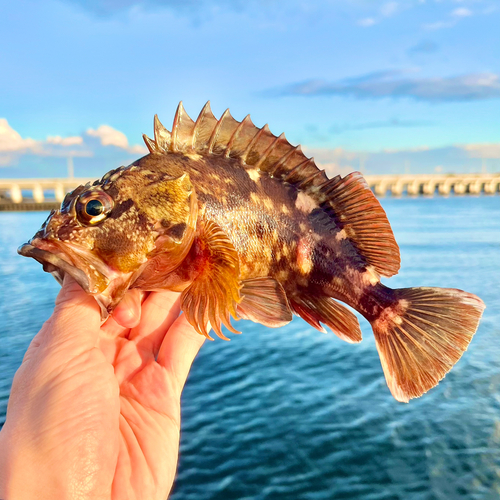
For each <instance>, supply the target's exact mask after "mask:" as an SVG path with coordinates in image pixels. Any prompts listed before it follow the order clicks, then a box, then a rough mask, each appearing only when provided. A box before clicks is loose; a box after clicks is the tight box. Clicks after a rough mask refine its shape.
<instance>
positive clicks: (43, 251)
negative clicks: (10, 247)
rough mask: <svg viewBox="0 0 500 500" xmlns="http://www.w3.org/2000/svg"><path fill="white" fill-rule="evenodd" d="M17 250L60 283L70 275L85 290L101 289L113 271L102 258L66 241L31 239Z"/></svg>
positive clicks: (92, 292) (97, 291)
mask: <svg viewBox="0 0 500 500" xmlns="http://www.w3.org/2000/svg"><path fill="white" fill-rule="evenodd" d="M17 252H18V253H19V254H20V255H23V256H24V257H32V258H33V259H35V260H37V261H38V262H40V264H42V265H43V270H44V271H46V272H48V273H51V274H52V275H53V276H54V277H55V278H56V280H57V281H58V282H59V283H61V284H62V281H63V279H64V275H65V274H66V273H67V274H69V275H70V276H71V277H72V278H73V279H74V280H75V281H76V282H77V283H78V284H79V285H80V286H81V287H82V288H83V290H85V291H86V292H87V293H90V294H92V295H95V294H100V293H102V292H104V291H105V290H106V289H107V288H108V285H109V284H110V281H111V278H112V276H111V275H112V274H113V273H112V270H111V269H110V268H109V267H108V266H107V265H106V264H104V263H103V262H102V261H101V259H99V258H98V257H96V256H94V255H92V253H91V252H90V251H89V250H87V249H85V248H81V247H78V246H76V245H72V244H69V243H65V242H60V241H54V240H46V239H43V238H37V237H35V238H33V239H31V240H30V241H29V242H28V243H25V244H24V245H21V246H20V247H19V249H18V250H17Z"/></svg>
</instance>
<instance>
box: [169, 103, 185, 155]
mask: <svg viewBox="0 0 500 500" xmlns="http://www.w3.org/2000/svg"><path fill="white" fill-rule="evenodd" d="M183 112H184V106H183V105H182V101H181V102H180V103H179V105H178V106H177V111H176V112H175V116H174V123H173V124H172V140H171V141H170V151H174V152H175V151H177V146H178V144H177V131H178V129H179V125H180V120H181V116H182V113H183Z"/></svg>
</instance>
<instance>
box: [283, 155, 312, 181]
mask: <svg viewBox="0 0 500 500" xmlns="http://www.w3.org/2000/svg"><path fill="white" fill-rule="evenodd" d="M311 162H312V164H314V159H313V158H306V159H305V160H304V161H303V162H301V163H299V164H298V165H297V166H295V167H294V168H292V170H290V171H289V172H287V173H286V175H285V176H284V177H283V180H284V181H285V182H290V181H291V180H292V179H293V178H294V177H295V176H296V175H297V174H299V173H300V171H301V170H303V169H304V168H305V167H306V166H307V165H308V164H311Z"/></svg>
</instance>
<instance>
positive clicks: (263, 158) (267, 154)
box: [254, 132, 286, 169]
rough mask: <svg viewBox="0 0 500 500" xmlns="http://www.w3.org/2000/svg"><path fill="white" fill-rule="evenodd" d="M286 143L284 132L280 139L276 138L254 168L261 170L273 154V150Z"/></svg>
mask: <svg viewBox="0 0 500 500" xmlns="http://www.w3.org/2000/svg"><path fill="white" fill-rule="evenodd" d="M284 140H285V141H286V137H285V133H284V132H283V133H282V134H281V135H280V136H279V137H276V138H275V139H274V141H273V142H271V144H270V145H269V147H268V148H267V149H266V150H265V151H264V152H263V153H262V156H261V157H260V158H259V160H258V161H257V163H256V164H255V165H254V168H259V169H260V167H261V165H263V163H264V162H265V161H266V160H267V158H268V157H269V155H270V154H271V153H272V151H273V149H274V148H275V147H276V146H277V144H278V143H279V142H281V141H284Z"/></svg>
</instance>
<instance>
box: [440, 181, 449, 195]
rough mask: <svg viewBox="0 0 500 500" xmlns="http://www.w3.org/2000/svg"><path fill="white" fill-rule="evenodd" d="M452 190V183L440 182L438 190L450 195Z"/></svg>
mask: <svg viewBox="0 0 500 500" xmlns="http://www.w3.org/2000/svg"><path fill="white" fill-rule="evenodd" d="M450 191H451V184H450V183H449V182H447V181H445V182H441V183H440V184H438V192H439V194H442V195H448V194H450Z"/></svg>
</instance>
